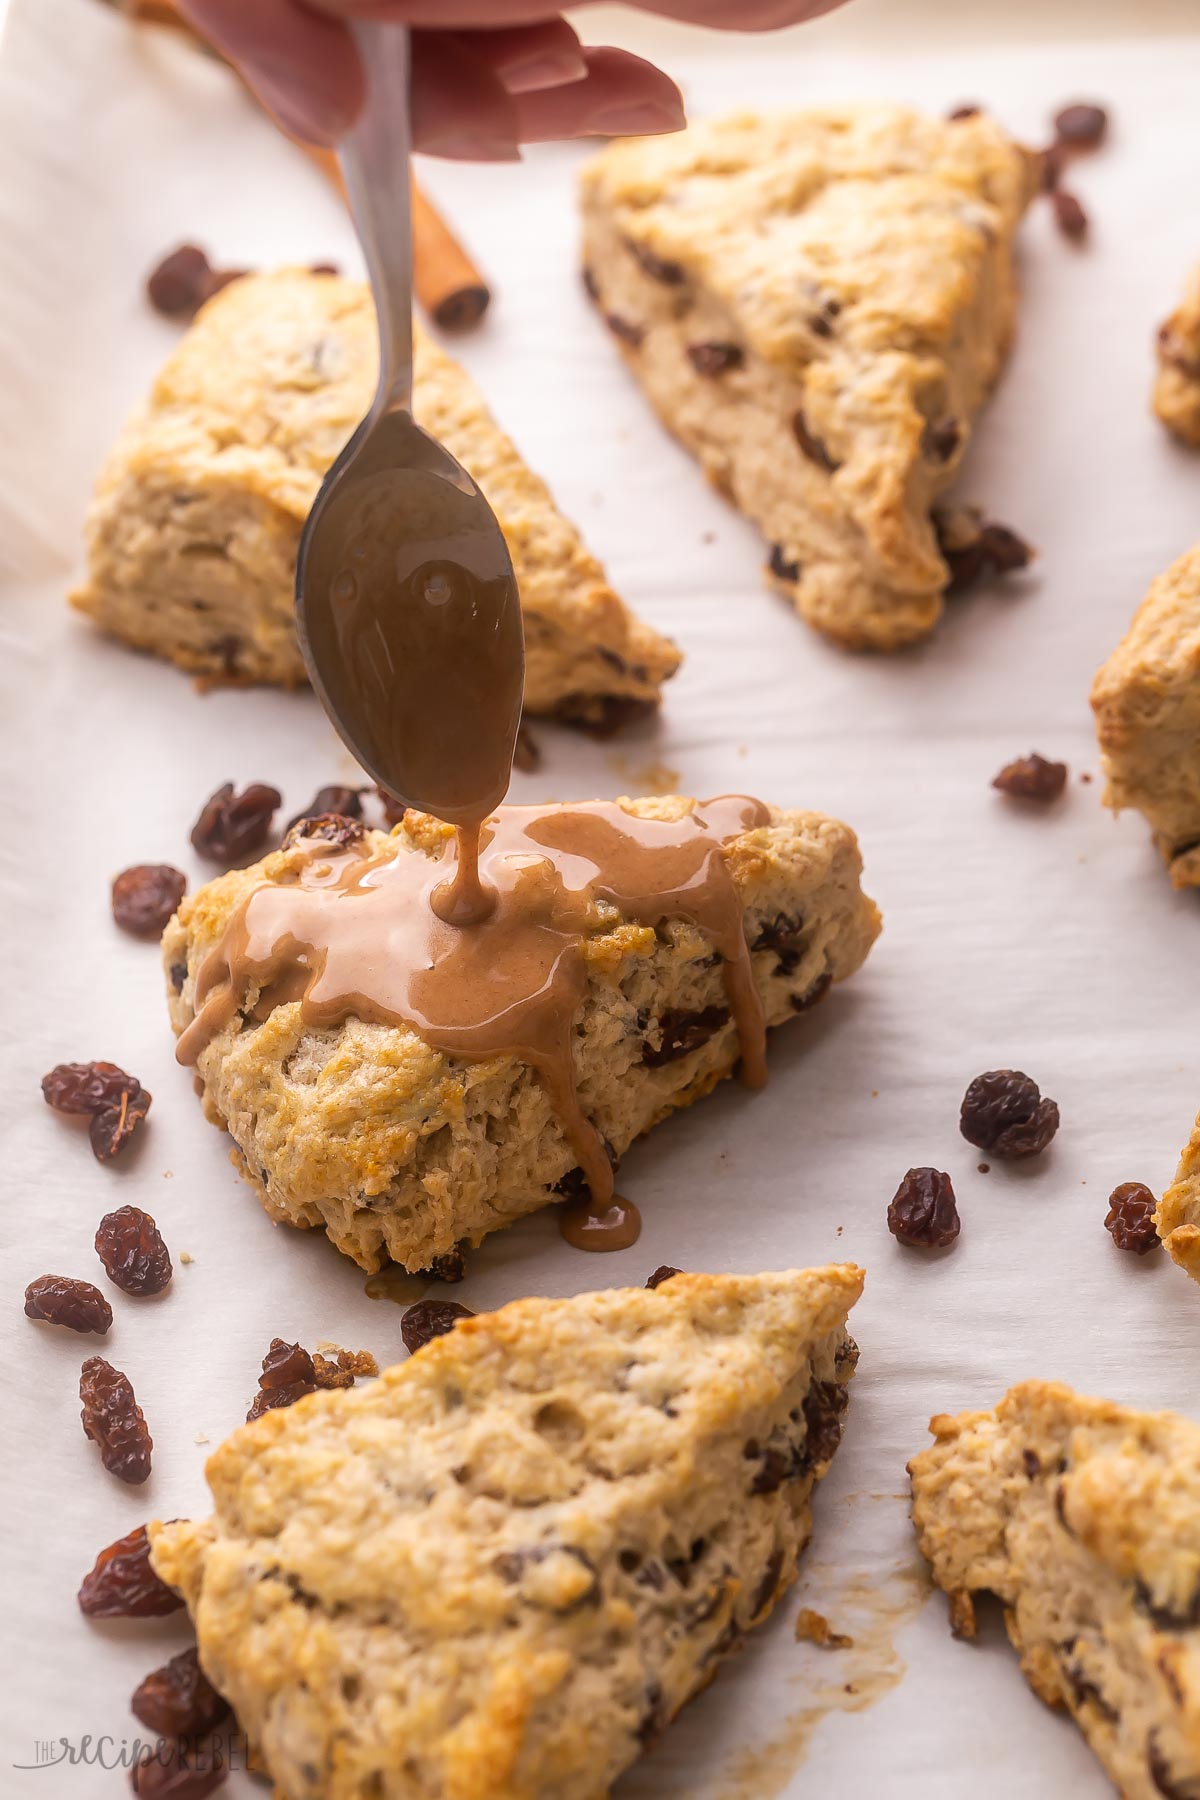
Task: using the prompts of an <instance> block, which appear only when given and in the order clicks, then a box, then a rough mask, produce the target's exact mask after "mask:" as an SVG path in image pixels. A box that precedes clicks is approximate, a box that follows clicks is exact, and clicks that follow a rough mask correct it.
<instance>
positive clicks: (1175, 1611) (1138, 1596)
mask: <svg viewBox="0 0 1200 1800" xmlns="http://www.w3.org/2000/svg"><path fill="white" fill-rule="evenodd" d="M1133 1597H1134V1600H1135V1602H1136V1604H1137V1607H1138V1610H1139V1612H1144V1613H1145V1615H1146V1617H1147V1618H1148V1619H1149V1620H1150V1623H1151V1624H1152V1625H1153V1626H1155V1627H1156V1629H1157V1630H1159V1631H1194V1630H1195V1628H1196V1626H1197V1625H1200V1586H1197V1587H1196V1588H1194V1589H1193V1591H1192V1595H1191V1598H1190V1600H1188V1601H1186V1602H1185V1604H1184V1605H1183V1606H1173V1605H1171V1604H1170V1603H1169V1602H1168V1604H1167V1605H1165V1606H1163V1605H1160V1604H1159V1603H1158V1601H1156V1600H1155V1598H1154V1595H1153V1594H1152V1593H1151V1591H1150V1589H1149V1588H1148V1587H1147V1586H1146V1583H1145V1582H1144V1581H1142V1580H1140V1579H1139V1580H1137V1581H1136V1582H1135V1583H1134V1590H1133Z"/></svg>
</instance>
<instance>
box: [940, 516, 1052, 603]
mask: <svg viewBox="0 0 1200 1800" xmlns="http://www.w3.org/2000/svg"><path fill="white" fill-rule="evenodd" d="M966 518H970V521H971V522H970V524H969V526H967V525H966V523H965V519H966ZM935 523H936V526H937V530H938V540H939V547H940V549H941V552H942V555H943V557H944V558H945V560H946V565H947V567H948V568H949V570H950V580H949V583H948V588H949V592H950V593H952V594H960V593H962V592H963V590H964V589H965V588H969V587H972V586H973V585H974V583H975V582H977V581H979V580H980V579H981V578H982V577H983V576H984V575H988V574H994V575H1009V574H1012V573H1013V572H1014V571H1015V570H1017V569H1024V568H1027V567H1028V566H1029V564H1030V562H1032V560H1033V550H1032V549H1031V547H1030V546H1029V545H1028V544H1027V543H1026V542H1025V540H1024V538H1020V537H1018V536H1017V534H1016V532H1015V531H1011V530H1010V529H1009V527H1008V526H1007V525H998V524H996V523H995V522H994V521H992V520H989V521H987V522H984V521H982V520H978V521H977V520H975V519H974V517H973V516H972V515H964V516H963V517H954V518H950V517H947V516H946V515H941V516H940V517H939V518H938V519H937V520H936V521H935Z"/></svg>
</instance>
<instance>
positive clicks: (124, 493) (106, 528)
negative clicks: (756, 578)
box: [72, 269, 680, 727]
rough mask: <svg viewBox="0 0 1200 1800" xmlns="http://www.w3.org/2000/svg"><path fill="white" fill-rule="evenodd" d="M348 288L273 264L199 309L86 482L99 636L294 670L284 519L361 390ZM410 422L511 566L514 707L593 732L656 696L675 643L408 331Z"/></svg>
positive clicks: (361, 320) (291, 532)
mask: <svg viewBox="0 0 1200 1800" xmlns="http://www.w3.org/2000/svg"><path fill="white" fill-rule="evenodd" d="M376 366H377V347H376V338H375V320H374V313H373V311H372V307H371V301H370V295H369V292H368V290H367V288H366V287H365V286H363V284H361V283H360V282H354V281H346V280H343V279H342V278H341V277H340V276H336V275H314V274H312V273H311V272H309V271H306V270H302V269H284V270H280V271H278V272H276V273H274V274H269V275H253V276H247V277H245V278H244V279H242V280H240V281H235V282H232V283H231V284H230V285H229V286H228V287H226V288H223V289H222V290H221V292H220V293H219V294H218V295H217V296H216V297H215V298H214V299H213V300H211V301H209V303H208V304H207V306H205V307H204V308H202V310H201V312H200V314H199V315H198V317H197V319H196V322H195V323H194V324H193V326H192V327H191V329H190V330H189V331H188V333H187V335H186V337H185V338H184V340H183V342H182V343H181V344H180V345H179V347H178V349H177V350H176V351H175V352H174V354H173V355H172V356H170V357H169V358H168V360H167V362H166V363H165V364H164V366H163V368H162V369H161V371H160V372H159V375H158V377H157V379H156V381H155V383H154V386H153V388H152V390H151V393H150V396H149V399H148V400H147V401H146V403H145V404H144V405H143V406H142V407H141V408H139V410H138V411H137V413H136V414H135V415H134V417H133V418H132V419H131V420H130V421H129V423H128V425H127V426H126V428H125V430H124V432H123V434H122V436H121V438H120V440H119V441H118V443H117V445H116V446H115V448H114V449H113V452H112V454H111V456H110V457H109V459H108V462H107V463H106V465H105V467H104V469H103V471H102V472H101V475H100V478H99V482H98V484H97V488H96V494H95V498H94V500H93V502H92V506H91V509H90V512H89V514H88V522H87V539H88V575H87V579H86V581H85V582H84V584H83V586H82V587H81V588H80V589H79V590H78V592H77V593H75V594H74V595H73V596H72V599H73V603H74V604H75V605H76V606H77V607H78V608H80V610H81V611H83V612H86V613H88V614H90V615H91V617H92V618H93V619H95V621H96V622H97V624H99V625H101V626H103V627H104V629H105V630H106V631H110V632H112V633H113V634H114V635H115V636H117V637H121V638H124V639H125V640H126V641H127V642H129V643H132V644H135V645H137V646H138V647H139V648H141V649H145V650H152V651H155V652H156V653H157V654H159V655H161V656H167V657H169V658H170V659H171V660H172V661H174V662H176V663H178V664H179V665H180V666H181V667H182V668H185V669H189V670H192V671H194V672H195V673H197V674H200V675H203V676H206V677H208V678H210V679H213V680H217V681H235V682H239V681H240V682H253V681H263V682H279V683H282V684H284V685H287V686H294V685H296V684H298V683H301V682H303V681H304V680H305V679H306V676H305V671H304V665H303V662H302V660H301V657H300V651H299V646H298V644H297V642H296V636H295V630H294V621H293V586H294V581H295V566H296V552H297V547H298V545H299V541H300V532H301V529H302V527H303V525H304V521H305V519H306V518H307V516H308V511H309V508H310V507H311V505H312V503H313V500H314V499H315V498H316V494H317V489H318V488H319V486H320V484H321V481H322V479H323V477H324V475H325V472H326V470H327V469H328V468H329V465H330V464H331V463H332V462H333V460H334V458H335V457H336V456H337V454H338V452H339V451H340V450H341V449H342V447H343V445H344V444H345V442H346V440H347V439H348V437H349V436H350V434H351V432H352V431H353V430H354V428H355V426H356V425H357V424H358V422H359V420H360V419H361V418H362V417H363V414H364V413H365V411H366V409H367V406H368V405H369V403H370V399H371V395H372V393H373V390H374V386H375V371H376ZM413 404H414V409H415V411H416V415H417V418H418V419H419V420H420V422H421V424H422V425H424V427H425V428H426V430H428V431H429V432H430V433H431V434H432V435H433V436H434V437H435V438H437V439H438V440H439V442H441V443H443V444H445V446H446V448H447V449H448V450H449V451H450V452H451V454H452V455H453V456H455V457H457V458H458V460H459V461H460V462H461V463H462V464H463V466H464V467H465V468H466V469H467V470H468V471H469V473H470V474H471V475H473V476H474V478H475V480H476V481H478V483H479V485H480V487H481V488H482V489H483V491H484V493H485V495H486V496H487V498H488V500H489V501H490V503H491V505H492V507H493V509H494V511H495V512H496V515H497V517H498V519H499V521H500V525H501V527H502V529H503V531H504V535H505V538H506V539H507V542H508V547H509V550H510V552H511V555H512V559H513V568H514V570H515V572H516V577H517V583H518V586H519V588H520V593H521V604H522V612H523V616H524V623H525V650H526V676H525V704H526V708H527V710H528V711H529V712H531V713H541V714H556V715H559V716H561V717H564V718H568V719H571V720H574V721H576V722H578V723H582V724H587V725H591V726H595V727H603V726H605V725H607V724H613V723H617V722H619V721H620V719H621V717H622V715H623V714H624V713H626V712H629V711H631V710H636V709H637V708H638V707H641V708H642V709H643V710H645V709H646V708H648V707H652V706H653V705H654V704H656V702H657V700H658V698H659V693H660V689H661V686H662V683H663V682H664V681H665V680H666V679H667V677H668V676H669V675H671V674H672V673H673V672H674V670H675V669H676V667H677V666H678V664H679V660H680V658H679V652H678V650H677V649H676V648H675V646H674V644H672V643H670V642H669V641H668V640H667V639H666V638H664V637H661V636H660V635H659V634H658V633H657V632H655V631H654V630H652V629H651V627H650V626H648V625H646V624H644V623H643V622H642V621H641V620H639V619H637V618H635V617H634V615H633V614H632V613H631V612H630V611H629V610H628V608H627V607H626V606H625V605H624V604H623V602H622V601H621V600H620V599H619V597H618V596H617V595H616V594H615V593H614V592H613V590H612V588H611V587H610V586H609V584H608V582H607V580H606V578H605V575H604V571H603V569H602V568H601V567H600V564H599V563H598V562H597V561H596V559H595V557H594V556H593V555H592V554H591V552H590V551H589V550H588V549H587V547H586V545H585V544H584V543H583V541H582V539H581V538H580V536H579V533H578V531H577V530H576V529H575V527H574V526H573V525H572V524H570V522H569V521H568V520H567V519H565V518H564V517H563V516H562V514H561V513H560V512H559V511H558V509H557V508H556V506H555V504H554V501H553V498H552V497H551V494H550V492H549V490H548V488H547V487H546V485H545V483H544V482H543V481H542V480H540V479H539V477H538V476H536V475H534V474H533V473H532V472H531V471H530V470H529V469H528V468H527V467H526V465H525V463H524V462H523V461H522V460H521V457H520V455H519V454H518V452H517V450H516V448H515V446H514V445H513V443H512V442H511V440H510V439H509V438H507V437H506V436H505V435H504V433H503V432H502V431H501V430H500V428H499V427H498V425H497V424H496V422H495V420H494V419H493V418H492V417H491V415H490V413H489V412H488V410H487V408H486V407H485V405H484V403H483V401H482V399H481V398H480V395H479V394H478V392H477V391H476V389H475V387H474V385H473V384H472V382H471V380H470V378H469V377H468V376H467V375H466V373H465V372H464V371H463V370H462V369H461V368H460V367H459V366H458V364H457V363H455V362H453V361H452V360H451V359H450V357H448V356H447V355H446V354H445V352H444V351H443V350H441V349H440V347H439V346H438V345H437V344H436V343H435V342H434V341H433V339H431V338H429V337H426V336H425V335H424V334H419V336H418V340H417V346H416V364H415V370H414V394H413Z"/></svg>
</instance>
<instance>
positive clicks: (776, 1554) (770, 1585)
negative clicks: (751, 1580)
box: [750, 1550, 783, 1619]
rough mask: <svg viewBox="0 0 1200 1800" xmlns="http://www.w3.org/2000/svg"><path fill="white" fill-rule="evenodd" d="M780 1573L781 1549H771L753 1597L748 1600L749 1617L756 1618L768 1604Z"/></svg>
mask: <svg viewBox="0 0 1200 1800" xmlns="http://www.w3.org/2000/svg"><path fill="white" fill-rule="evenodd" d="M782 1573H783V1551H782V1550H772V1552H771V1554H770V1556H769V1557H768V1558H767V1564H766V1567H765V1568H764V1570H763V1573H762V1580H761V1581H760V1582H759V1584H758V1586H757V1588H756V1589H755V1591H754V1598H753V1599H752V1600H751V1602H750V1617H751V1619H757V1618H758V1616H759V1614H760V1613H761V1612H762V1610H763V1608H764V1607H765V1606H767V1605H769V1604H770V1602H771V1601H772V1600H773V1599H774V1598H775V1592H776V1589H777V1588H778V1586H779V1577H780V1575H781V1574H782Z"/></svg>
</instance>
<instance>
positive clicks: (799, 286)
mask: <svg viewBox="0 0 1200 1800" xmlns="http://www.w3.org/2000/svg"><path fill="white" fill-rule="evenodd" d="M1036 185H1037V178H1036V168H1035V163H1034V160H1033V158H1032V157H1031V156H1030V154H1029V152H1028V151H1026V150H1024V149H1022V148H1021V147H1020V146H1019V145H1017V144H1014V143H1013V142H1012V141H1011V140H1010V139H1009V138H1007V137H1006V136H1005V134H1004V133H1003V132H1002V131H1001V130H1000V128H999V126H997V125H995V124H994V123H993V122H992V121H991V120H990V119H988V118H986V117H984V116H983V115H982V114H979V115H976V116H974V117H971V118H968V119H961V120H956V121H946V120H938V119H925V118H921V117H920V116H919V115H917V114H916V113H913V112H910V111H908V110H907V109H906V108H903V107H898V106H883V105H872V106H860V107H837V108H827V109H822V110H820V111H813V112H805V113H788V114H779V115H767V116H758V115H755V114H739V115H736V116H734V117H732V118H726V119H716V120H710V121H707V122H703V123H701V124H698V125H693V126H691V127H690V128H689V129H688V130H687V131H682V132H676V133H675V134H673V135H672V136H670V137H664V138H640V139H632V140H624V141H620V142H616V143H613V144H611V145H610V146H609V147H608V148H607V149H605V150H603V151H602V152H601V153H600V155H599V156H597V157H596V158H595V159H594V160H593V161H592V162H591V163H589V164H588V165H587V167H586V168H585V170H584V174H583V218H584V244H583V255H584V269H585V277H586V281H587V284H588V287H589V289H590V291H591V293H592V294H593V297H594V298H595V300H596V304H597V306H598V307H599V308H600V311H601V312H602V314H603V315H604V317H605V318H606V320H607V323H608V325H609V328H610V330H611V332H612V334H613V337H614V339H615V340H616V342H617V345H618V347H619V348H620V350H621V353H622V355H623V356H624V358H625V360H626V362H627V363H628V365H629V367H630V368H631V370H632V371H633V373H634V375H635V376H636V377H637V379H638V380H639V381H640V382H641V383H642V385H643V387H644V388H645V390H646V392H647V394H648V395H649V397H650V400H651V401H652V402H653V404H654V406H655V407H656V409H657V410H658V412H659V414H660V415H661V417H662V419H663V421H664V423H665V424H666V425H667V426H668V427H669V429H670V430H671V431H673V432H674V433H675V434H676V436H677V437H679V438H680V439H681V440H682V441H683V443H685V444H686V445H687V446H688V448H689V449H690V450H692V451H693V452H694V453H695V455H696V456H698V457H699V459H700V462H701V464H702V466H703V468H704V472H705V474H706V475H707V476H708V477H709V479H710V480H711V481H712V482H713V483H714V485H715V486H716V487H718V488H719V489H720V490H721V491H722V492H723V493H726V494H727V495H728V496H729V497H730V498H731V499H732V500H733V501H734V503H735V504H736V505H737V506H738V507H739V508H740V509H741V510H742V511H743V512H744V513H746V514H747V515H748V516H749V517H750V518H751V519H753V520H754V521H755V522H756V523H757V524H758V525H759V526H761V528H762V530H763V532H764V533H765V535H766V537H767V538H768V539H769V541H770V542H771V545H772V549H771V559H770V565H769V573H770V577H771V579H772V581H773V583H774V585H775V586H776V587H778V588H779V589H780V590H781V591H782V592H784V593H785V594H787V595H788V596H789V597H790V598H791V599H792V601H793V602H794V604H795V605H796V607H797V608H798V610H799V611H800V613H801V614H802V615H803V616H804V618H806V619H807V620H808V621H809V623H810V624H812V625H815V626H816V627H817V628H818V629H819V630H820V631H823V632H824V633H826V635H827V636H829V637H831V638H834V639H836V640H837V641H838V642H839V643H841V644H845V645H847V646H849V647H850V648H853V649H867V648H869V649H876V650H895V649H897V648H899V647H900V646H901V645H903V644H907V643H911V642H912V641H913V640H914V639H917V638H921V637H924V636H925V635H926V633H927V632H929V631H930V630H932V628H933V626H934V624H935V623H936V622H937V619H938V617H939V615H940V613H941V610H942V594H943V591H944V589H945V587H946V584H947V581H948V579H949V569H948V567H947V564H946V560H945V558H944V556H943V555H942V551H941V547H940V545H939V541H938V535H937V531H936V529H935V524H934V521H933V518H932V516H931V514H932V509H933V506H934V503H935V501H936V500H937V498H938V496H939V495H940V494H941V493H942V492H943V491H944V490H945V489H946V488H947V487H948V486H949V484H950V483H951V481H953V479H954V477H955V475H956V473H957V471H958V467H959V464H960V462H961V461H962V457H963V453H964V451H965V449H966V445H967V440H968V438H969V435H970V430H971V425H972V421H973V420H974V417H975V415H976V413H977V412H978V410H979V408H980V406H981V405H982V403H983V401H984V399H985V398H986V396H987V394H988V392H989V391H990V389H991V387H992V385H993V383H994V382H995V380H996V377H997V376H998V374H999V372H1000V369H1001V366H1002V364H1003V361H1004V357H1005V353H1006V351H1007V349H1008V345H1009V342H1010V339H1011V337H1012V332H1013V319H1014V310H1015V294H1014V284H1013V259H1012V244H1013V236H1014V234H1015V232H1016V229H1017V225H1018V223H1019V222H1020V218H1021V214H1022V213H1023V211H1024V209H1025V207H1026V205H1027V203H1028V201H1029V200H1030V199H1031V198H1032V196H1033V194H1034V192H1035V190H1036Z"/></svg>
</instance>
